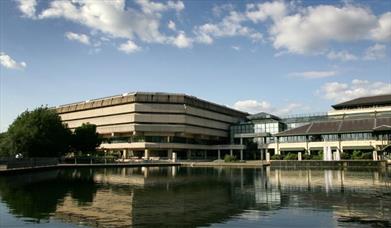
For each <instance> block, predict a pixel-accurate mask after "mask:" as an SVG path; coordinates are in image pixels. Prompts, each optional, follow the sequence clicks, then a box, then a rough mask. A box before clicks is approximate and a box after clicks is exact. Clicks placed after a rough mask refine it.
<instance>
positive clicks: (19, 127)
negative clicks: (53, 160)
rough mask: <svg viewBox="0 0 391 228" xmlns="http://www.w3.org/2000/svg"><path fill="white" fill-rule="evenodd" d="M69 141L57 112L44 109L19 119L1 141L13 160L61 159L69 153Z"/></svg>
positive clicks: (21, 116) (31, 112) (67, 132)
mask: <svg viewBox="0 0 391 228" xmlns="http://www.w3.org/2000/svg"><path fill="white" fill-rule="evenodd" d="M70 137H71V131H70V130H69V129H68V128H67V127H66V126H65V125H64V124H63V123H62V122H61V118H60V116H59V115H58V114H57V113H56V111H55V110H53V109H49V108H47V107H42V106H41V107H39V108H36V109H35V110H33V111H28V110H27V111H25V112H23V113H22V114H21V115H19V116H18V117H17V118H16V120H15V121H14V122H13V123H12V124H11V126H10V127H9V128H8V131H7V133H6V136H5V139H3V140H2V141H3V143H5V144H6V146H5V147H6V148H7V149H8V150H9V152H8V153H9V155H11V156H14V155H16V154H19V153H20V154H23V156H24V157H58V156H61V155H63V154H64V153H66V152H67V151H68V150H69V142H70Z"/></svg>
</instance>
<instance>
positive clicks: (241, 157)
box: [240, 150, 243, 161]
mask: <svg viewBox="0 0 391 228" xmlns="http://www.w3.org/2000/svg"><path fill="white" fill-rule="evenodd" d="M240 160H241V161H243V150H240Z"/></svg>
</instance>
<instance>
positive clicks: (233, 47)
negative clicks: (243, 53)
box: [231, 46, 241, 51]
mask: <svg viewBox="0 0 391 228" xmlns="http://www.w3.org/2000/svg"><path fill="white" fill-rule="evenodd" d="M231 48H232V49H234V50H235V51H240V49H241V48H240V47H239V46H231Z"/></svg>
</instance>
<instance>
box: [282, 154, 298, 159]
mask: <svg viewBox="0 0 391 228" xmlns="http://www.w3.org/2000/svg"><path fill="white" fill-rule="evenodd" d="M297 159H298V156H297V154H294V153H288V154H287V155H286V156H285V157H284V160H297Z"/></svg>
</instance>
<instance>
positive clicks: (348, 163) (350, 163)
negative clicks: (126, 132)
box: [0, 160, 390, 175]
mask: <svg viewBox="0 0 391 228" xmlns="http://www.w3.org/2000/svg"><path fill="white" fill-rule="evenodd" d="M388 165H390V161H373V160H341V161H311V160H304V161H289V160H271V161H264V160H253V161H242V162H224V161H223V160H220V161H200V160H197V161H188V160H185V161H177V162H171V161H144V162H124V163H120V162H118V163H92V164H91V163H84V164H64V163H60V164H55V165H42V166H34V167H32V166H27V167H18V168H8V169H7V168H4V167H0V175H7V174H16V173H26V172H35V171H41V170H48V169H58V168H81V167H93V168H102V167H153V166H155V167H163V166H184V167H232V168H261V167H265V166H271V167H272V168H333V169H340V168H350V167H351V168H386V167H387V166H388ZM3 166H4V165H3Z"/></svg>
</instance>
